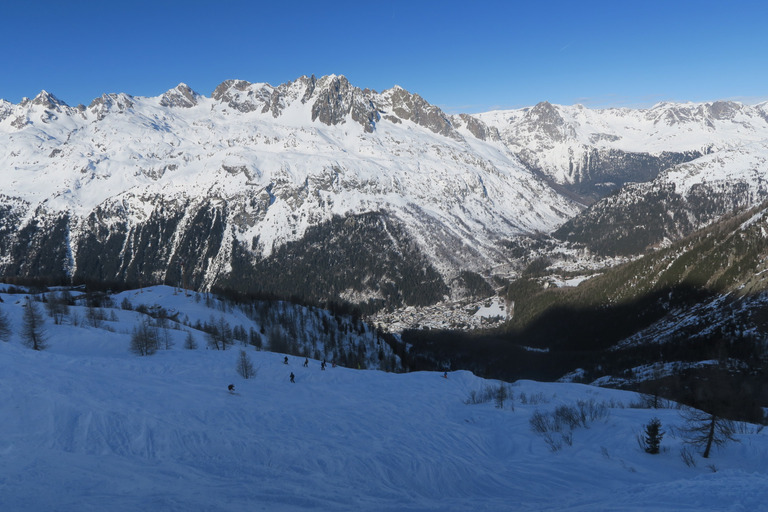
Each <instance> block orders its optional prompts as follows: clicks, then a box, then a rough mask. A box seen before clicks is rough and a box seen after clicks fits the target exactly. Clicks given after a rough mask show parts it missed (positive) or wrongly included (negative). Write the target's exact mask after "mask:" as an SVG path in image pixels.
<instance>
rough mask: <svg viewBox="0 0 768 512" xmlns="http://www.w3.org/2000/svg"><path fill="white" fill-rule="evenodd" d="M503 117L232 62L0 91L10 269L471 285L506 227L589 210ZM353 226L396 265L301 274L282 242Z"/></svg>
mask: <svg viewBox="0 0 768 512" xmlns="http://www.w3.org/2000/svg"><path fill="white" fill-rule="evenodd" d="M489 133H491V130H489V129H487V127H485V126H484V125H483V124H482V123H480V122H479V121H477V120H475V119H473V118H471V117H468V116H453V117H452V116H447V115H446V114H444V113H443V112H442V111H441V110H440V109H439V108H437V107H435V106H432V105H430V104H429V103H427V102H426V101H425V100H424V99H422V98H421V97H420V96H418V95H416V94H411V93H409V92H407V91H405V90H403V89H401V88H399V87H395V88H393V89H391V90H388V91H385V92H383V93H381V94H379V93H376V92H373V91H369V90H361V89H358V88H356V87H354V86H352V85H351V84H350V83H349V82H348V81H347V80H346V79H345V78H344V77H338V76H326V77H322V78H320V79H315V78H314V77H310V78H307V77H302V78H299V79H298V80H296V81H294V82H290V83H287V84H283V85H280V86H278V87H273V86H270V85H268V84H253V83H249V82H244V81H237V80H230V81H226V82H224V83H222V84H221V85H220V86H219V87H217V88H216V90H215V91H214V92H213V95H212V97H211V98H205V97H202V96H200V95H198V94H196V93H195V92H194V91H192V90H191V89H189V87H187V86H185V85H183V84H182V85H179V86H178V87H177V88H175V89H173V90H170V91H168V92H167V93H165V94H163V95H162V96H160V97H155V98H141V97H133V96H129V95H126V94H109V95H104V96H102V97H101V98H98V99H96V100H94V101H93V102H92V103H91V105H89V106H88V107H84V106H78V107H76V108H72V107H69V106H67V105H65V104H64V103H62V102H61V101H59V100H57V99H56V98H55V97H54V96H53V95H51V94H49V93H47V92H42V93H40V94H39V95H38V96H37V97H36V98H34V99H33V100H24V101H22V102H21V104H19V105H11V104H9V103H7V102H3V103H2V104H0V140H1V141H2V142H1V145H2V146H3V147H4V148H8V149H9V150H8V151H6V152H4V153H3V154H2V155H1V156H0V170H1V172H2V173H3V181H4V183H6V184H7V186H6V187H4V190H3V193H4V196H3V201H2V209H1V210H0V236H2V240H1V241H2V243H0V274H3V275H7V276H40V277H47V278H54V279H61V280H68V279H71V278H74V279H87V278H89V279H99V280H106V281H112V280H114V281H122V282H126V281H127V282H140V281H143V282H170V283H176V282H184V283H186V284H187V285H188V286H193V287H196V288H210V287H211V286H214V285H216V284H220V283H224V282H226V283H227V284H228V285H230V286H236V287H238V288H240V289H242V288H243V286H244V284H243V283H245V282H249V285H248V286H249V287H252V288H249V289H253V288H256V289H259V290H263V289H264V288H269V286H270V285H269V284H268V283H281V287H280V288H279V289H272V290H267V291H273V292H282V291H283V288H282V284H288V285H289V286H287V287H286V289H287V290H306V289H312V290H313V293H311V294H310V295H311V296H312V297H314V298H318V299H336V298H338V297H339V296H341V297H349V298H354V299H355V300H357V301H373V303H391V304H392V305H395V306H397V305H401V304H420V303H423V302H425V301H427V302H434V301H436V300H441V299H442V298H443V297H449V296H451V295H452V294H457V295H459V296H460V295H462V294H464V293H465V291H463V290H462V289H453V288H449V287H448V285H447V284H446V283H450V282H453V281H455V277H456V276H458V275H460V274H461V273H462V272H464V271H475V272H482V271H484V270H485V269H488V268H490V267H492V266H494V265H498V264H500V263H506V262H507V261H508V258H507V256H506V254H505V250H504V248H503V246H502V245H501V241H503V240H505V239H508V238H510V237H512V236H514V235H517V234H521V233H529V232H536V231H545V232H546V231H550V230H552V229H553V228H555V227H556V226H558V225H559V224H561V223H562V222H564V221H565V220H567V219H568V218H570V217H572V216H573V215H574V214H575V213H576V212H578V210H579V207H578V205H576V204H575V203H573V202H571V201H569V200H567V199H565V198H563V197H562V196H560V195H559V194H557V193H556V192H555V191H554V190H552V189H551V188H550V187H549V186H548V185H547V184H546V183H544V181H543V180H541V179H540V178H538V177H536V176H534V175H533V174H532V173H531V172H529V171H528V170H527V169H526V168H525V167H524V166H522V165H521V164H520V163H519V161H518V160H517V158H515V156H514V155H513V154H512V153H511V152H510V151H509V150H508V149H507V148H506V147H505V146H504V145H503V144H502V143H501V142H499V141H497V140H493V137H491V136H489ZM361 216H362V217H361ZM361 218H378V219H382V221H381V222H370V223H367V224H366V225H367V228H366V229H367V231H366V232H365V233H362V232H361V235H362V236H358V237H353V239H344V240H341V239H339V238H338V237H336V234H335V230H337V228H338V227H339V226H343V225H345V224H344V222H345V221H344V219H350V222H353V223H354V222H357V221H355V220H354V219H361ZM364 224H365V223H364ZM307 236H310V237H311V240H309V239H307ZM334 237H336V240H337V241H336V242H332V241H331V240H332V239H334ZM340 243H341V244H346V245H347V247H346V248H345V249H346V250H348V251H351V252H352V253H354V254H358V255H362V254H370V255H377V253H379V254H378V256H377V257H378V258H380V259H385V260H387V261H389V262H390V264H389V266H388V267H387V268H388V269H389V270H386V271H383V273H382V271H379V270H377V271H374V270H373V269H369V270H371V272H370V273H367V274H364V275H354V274H355V272H356V270H354V269H352V268H347V267H343V266H339V265H338V264H337V265H334V264H333V263H332V262H331V264H329V265H327V266H318V265H317V264H316V263H317V262H316V261H314V260H313V259H312V258H314V257H310V259H309V260H305V262H304V265H306V268H307V269H312V270H311V271H307V272H302V276H301V282H296V281H295V280H294V281H291V280H290V279H289V278H288V276H290V275H291V274H293V275H296V274H297V272H298V271H297V269H292V268H291V265H292V262H291V258H293V255H291V256H289V257H283V256H278V255H280V254H282V253H281V252H280V251H281V248H285V247H286V244H293V245H292V247H297V245H296V244H299V245H302V246H305V247H308V246H310V245H312V244H319V245H317V247H325V248H326V249H327V248H328V247H330V246H331V245H333V244H336V246H337V247H338V244H340ZM329 244H330V245H329ZM282 250H283V251H284V250H285V249H282ZM380 253H384V254H380ZM339 264H340V263H339ZM412 267H413V268H412ZM406 268H407V269H411V268H412V269H411V270H407V271H404V270H403V269H406ZM253 269H255V272H254V273H251V270H253ZM246 275H253V276H262V277H263V278H258V279H257V278H255V277H254V278H252V279H243V277H244V276H246ZM315 277H316V278H317V279H315ZM257 280H258V281H259V282H254V281H257ZM289 281H290V282H289ZM305 281H308V282H305ZM329 281H333V283H334V284H333V286H332V287H330V288H328V287H326V283H327V282H329ZM391 283H397V287H398V288H399V291H398V292H397V297H395V296H394V295H393V293H394V292H388V291H386V290H387V289H389V288H391V286H392V284H391ZM276 286H277V284H276ZM425 286H426V287H427V288H429V290H431V291H429V292H427V293H426V294H425V293H421V292H420V291H419V290H420V289H421V288H423V287H425Z"/></svg>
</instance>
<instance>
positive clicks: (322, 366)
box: [320, 361, 325, 370]
mask: <svg viewBox="0 0 768 512" xmlns="http://www.w3.org/2000/svg"><path fill="white" fill-rule="evenodd" d="M320 369H321V370H325V361H323V364H321V365H320Z"/></svg>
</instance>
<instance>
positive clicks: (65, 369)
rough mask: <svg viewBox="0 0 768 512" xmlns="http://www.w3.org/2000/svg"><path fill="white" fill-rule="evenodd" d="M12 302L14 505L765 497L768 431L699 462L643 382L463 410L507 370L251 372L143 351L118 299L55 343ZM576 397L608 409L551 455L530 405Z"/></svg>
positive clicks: (4, 498)
mask: <svg viewBox="0 0 768 512" xmlns="http://www.w3.org/2000/svg"><path fill="white" fill-rule="evenodd" d="M125 297H128V298H129V300H131V301H132V303H133V304H134V305H138V304H141V303H146V304H147V305H148V306H151V305H153V304H155V303H159V304H162V305H163V306H164V307H165V308H167V309H168V310H171V309H175V310H178V311H180V312H182V313H183V314H185V315H188V316H189V318H190V320H192V322H194V321H195V319H198V318H199V319H201V320H206V319H208V318H209V316H210V315H211V314H219V313H218V312H214V311H212V310H208V309H207V308H206V307H205V306H204V305H203V304H199V303H195V302H193V301H192V300H191V299H190V298H188V297H186V296H185V295H184V294H179V295H173V294H172V293H170V291H169V289H168V288H162V287H159V288H151V289H147V290H144V292H143V293H139V292H137V291H132V292H124V293H123V294H121V295H118V296H117V297H116V302H117V303H120V301H121V300H122V298H125ZM0 298H1V299H2V303H0V310H2V311H3V312H5V314H6V315H7V316H8V318H9V319H10V322H11V325H12V329H13V331H14V334H13V336H12V337H11V340H10V341H9V342H4V343H0V396H2V401H0V418H2V421H0V510H3V511H15V512H22V511H41V510H57V511H78V512H84V511H104V510H110V511H136V510H142V511H144V512H151V511H176V510H178V511H228V512H231V511H254V510H269V511H299V510H340V511H345V510H350V511H351V510H355V511H357V510H382V511H383V510H391V511H395V510H397V511H403V510H405V511H409V510H410V511H422V510H423V511H427V510H435V511H436V510H440V511H445V510H456V511H459V510H461V511H465V510H491V511H498V510H531V511H533V510H536V511H547V510H548V511H555V510H557V511H590V512H592V511H596V510H622V511H647V510H655V511H686V510H690V511H694V510H695V511H697V512H701V511H719V512H720V511H743V510H761V508H762V507H764V505H765V497H766V496H768V474H767V473H768V438H767V437H766V434H765V433H764V432H762V433H755V431H754V429H753V430H751V431H750V432H751V433H744V434H741V435H739V436H738V437H739V440H740V443H737V444H730V445H727V446H725V447H724V448H721V449H719V450H716V451H715V452H714V454H713V456H712V457H711V458H710V459H709V460H705V459H701V458H700V457H698V465H697V467H687V466H686V465H684V464H683V462H682V461H681V459H680V456H679V450H680V447H681V446H682V445H681V440H680V439H679V438H677V437H675V436H674V435H673V433H672V431H673V427H674V426H675V425H679V424H680V423H681V419H680V417H679V414H678V412H677V411H676V410H673V409H661V410H647V409H632V408H628V407H627V406H628V405H629V404H630V403H631V402H633V401H636V399H637V397H636V395H635V394H633V393H628V392H621V391H616V390H608V389H601V388H594V387H589V386H584V385H577V384H565V383H557V384H556V383H538V382H531V381H521V382H516V383H513V384H511V386H510V389H511V390H512V392H513V395H514V400H513V401H509V400H507V402H506V403H505V404H504V407H503V408H497V407H495V406H494V402H493V401H490V402H487V403H480V404H475V405H470V404H467V403H466V402H467V400H468V398H469V396H470V394H471V393H472V392H473V391H474V392H481V391H482V390H483V389H484V388H486V387H489V386H498V383H497V382H491V381H486V380H483V379H481V378H479V377H476V376H474V375H472V374H471V373H469V372H464V371H454V372H448V374H447V378H443V374H442V373H431V372H419V373H408V374H390V373H383V372H379V371H366V370H354V369H348V368H342V367H336V368H331V367H330V366H329V368H328V369H327V370H325V371H322V370H321V369H320V364H319V362H318V361H314V360H311V361H310V363H309V367H308V368H304V367H303V366H302V362H303V358H301V359H300V358H297V357H289V364H288V365H287V366H286V365H285V364H284V363H283V357H284V356H283V355H282V354H276V353H271V352H257V351H255V350H253V349H249V352H248V354H249V356H250V357H251V358H252V360H253V361H254V364H255V366H256V367H257V369H258V374H257V375H256V377H255V378H253V379H249V380H244V379H242V378H240V377H239V376H238V375H237V373H236V372H235V361H236V358H237V356H238V350H228V351H223V352H222V351H216V350H206V349H205V347H204V343H203V339H202V338H201V339H200V340H199V341H200V348H198V349H197V350H185V349H184V348H183V343H182V340H183V337H184V336H185V334H186V333H185V332H184V331H172V333H173V334H174V336H176V337H177V338H178V339H176V340H175V341H176V345H175V346H174V347H173V348H172V349H170V350H160V351H158V353H157V354H155V355H153V356H149V357H139V356H136V355H133V354H131V353H130V352H129V350H128V344H129V338H130V336H129V334H128V333H129V332H130V331H131V330H132V329H133V326H134V325H136V322H137V319H138V314H137V313H135V312H134V311H123V310H115V313H116V316H117V317H118V320H117V321H112V322H108V324H109V325H110V327H111V329H112V331H114V332H110V331H108V330H105V329H97V328H89V327H76V326H73V325H71V324H70V323H69V322H67V321H65V323H64V324H63V325H60V326H54V325H53V323H52V322H51V321H50V319H48V320H47V322H46V331H47V335H48V338H49V348H48V349H47V350H45V351H42V352H36V351H33V350H30V349H28V348H26V347H24V346H23V345H22V344H21V341H20V337H19V336H18V334H17V333H18V332H19V329H20V326H21V318H22V311H23V307H22V304H23V300H22V299H23V297H22V296H19V295H10V294H7V293H0ZM75 314H77V315H80V316H81V317H82V316H84V314H85V310H84V309H81V308H78V307H73V308H72V313H71V315H72V316H74V315H75ZM226 314H230V313H226ZM197 334H200V333H197ZM291 372H293V373H294V374H295V376H296V383H295V384H292V383H290V382H289V378H288V377H289V374H290V373H291ZM230 383H232V384H234V385H235V387H236V389H235V391H236V393H235V394H231V393H229V392H228V391H227V386H228V384H230ZM523 394H524V395H525V397H526V398H525V400H523V398H522V397H523ZM577 400H594V401H595V402H597V403H605V404H608V407H609V410H608V415H607V417H605V418H604V419H600V420H597V421H595V422H594V423H591V424H590V425H589V426H588V428H580V429H576V430H574V431H573V443H572V446H568V445H564V446H563V447H562V448H561V449H560V450H559V451H555V452H553V451H551V450H550V449H549V447H548V446H547V444H546V443H545V442H544V441H543V439H542V438H541V437H540V436H538V435H536V434H534V433H533V432H532V431H531V429H530V427H529V418H530V417H531V415H532V414H533V413H534V412H535V411H537V410H538V411H541V412H550V411H552V410H553V409H554V408H555V407H556V406H558V405H561V404H575V403H576V401H577ZM653 416H658V417H659V418H660V419H661V421H662V425H663V427H664V429H665V430H666V431H667V432H668V433H667V435H666V436H665V438H664V439H663V441H662V448H663V453H661V454H659V455H648V454H646V453H644V452H643V451H641V450H640V448H639V447H638V444H637V442H636V439H635V438H636V435H637V434H638V433H639V432H640V431H641V430H642V425H644V424H647V423H648V422H649V421H650V419H651V418H652V417H653ZM710 464H711V465H712V466H711V467H708V465H710Z"/></svg>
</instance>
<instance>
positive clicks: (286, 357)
mask: <svg viewBox="0 0 768 512" xmlns="http://www.w3.org/2000/svg"><path fill="white" fill-rule="evenodd" d="M283 364H288V356H285V359H283Z"/></svg>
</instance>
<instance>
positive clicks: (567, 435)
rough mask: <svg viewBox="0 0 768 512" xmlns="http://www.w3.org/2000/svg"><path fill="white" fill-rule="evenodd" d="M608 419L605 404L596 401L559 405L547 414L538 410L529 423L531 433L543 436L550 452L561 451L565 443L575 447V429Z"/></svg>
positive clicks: (580, 401)
mask: <svg viewBox="0 0 768 512" xmlns="http://www.w3.org/2000/svg"><path fill="white" fill-rule="evenodd" d="M607 417H608V407H607V406H606V405H605V403H602V402H601V403H596V402H595V401H594V400H591V399H590V400H579V401H578V402H576V405H559V406H557V407H556V408H555V410H554V411H552V412H549V413H545V412H541V411H539V410H538V409H537V410H536V411H534V412H533V414H531V417H530V419H529V420H528V423H529V425H530V427H531V431H533V432H535V433H536V434H539V435H541V436H542V437H543V438H544V442H546V443H547V445H548V446H549V448H550V450H552V451H553V452H556V451H558V450H560V449H561V448H562V446H563V443H565V444H567V445H568V446H572V445H573V429H575V428H578V427H584V428H587V427H588V426H589V424H590V423H592V422H593V421H596V420H598V419H605V418H607Z"/></svg>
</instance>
